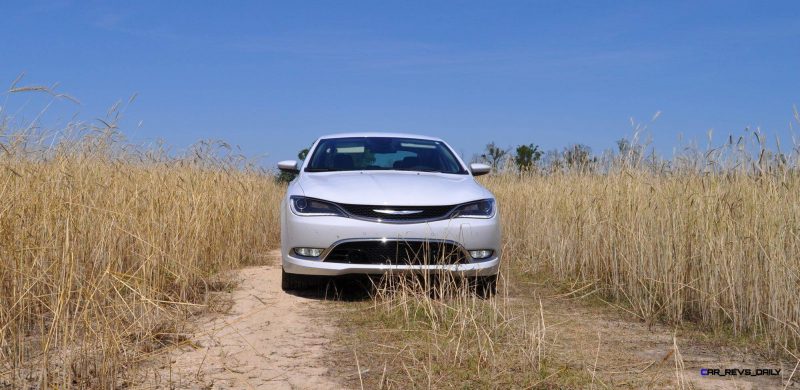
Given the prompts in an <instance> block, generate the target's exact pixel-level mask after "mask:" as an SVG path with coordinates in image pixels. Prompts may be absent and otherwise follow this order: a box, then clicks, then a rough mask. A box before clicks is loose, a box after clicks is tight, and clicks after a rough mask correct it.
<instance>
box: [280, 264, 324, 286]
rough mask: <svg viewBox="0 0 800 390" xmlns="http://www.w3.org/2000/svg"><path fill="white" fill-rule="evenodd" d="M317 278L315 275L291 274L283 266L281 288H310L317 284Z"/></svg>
mask: <svg viewBox="0 0 800 390" xmlns="http://www.w3.org/2000/svg"><path fill="white" fill-rule="evenodd" d="M316 281H317V279H316V278H314V277H313V276H308V275H298V274H289V273H286V271H284V270H283V268H281V288H282V289H283V291H289V290H294V291H300V290H308V289H310V288H312V287H315V286H316V283H315V282H316Z"/></svg>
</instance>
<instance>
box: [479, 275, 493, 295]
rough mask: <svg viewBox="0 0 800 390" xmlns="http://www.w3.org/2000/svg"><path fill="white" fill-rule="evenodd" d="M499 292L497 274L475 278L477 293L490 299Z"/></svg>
mask: <svg viewBox="0 0 800 390" xmlns="http://www.w3.org/2000/svg"><path fill="white" fill-rule="evenodd" d="M495 294H497V275H486V276H478V277H476V278H475V295H477V296H478V297H479V298H482V299H488V298H491V297H493V296H494V295H495Z"/></svg>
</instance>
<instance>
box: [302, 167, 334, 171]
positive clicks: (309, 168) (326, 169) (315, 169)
mask: <svg viewBox="0 0 800 390" xmlns="http://www.w3.org/2000/svg"><path fill="white" fill-rule="evenodd" d="M330 171H333V169H330V168H311V167H308V168H306V172H330Z"/></svg>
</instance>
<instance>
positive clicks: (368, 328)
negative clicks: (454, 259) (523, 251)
mask: <svg viewBox="0 0 800 390" xmlns="http://www.w3.org/2000/svg"><path fill="white" fill-rule="evenodd" d="M510 299H511V298H509V296H508V291H507V290H502V289H501V290H500V291H499V292H498V294H497V295H496V296H495V297H494V298H492V299H482V298H480V297H479V295H478V294H476V291H475V286H472V285H470V284H469V283H467V282H466V281H465V280H462V279H457V278H454V277H453V276H451V275H447V274H436V275H433V276H430V277H408V276H401V275H391V276H388V277H385V278H382V279H381V280H380V281H379V282H378V283H377V284H376V285H375V286H374V291H373V294H372V299H371V300H370V301H369V302H368V305H361V306H363V307H361V308H351V310H352V311H351V312H350V314H349V315H347V316H345V318H346V320H345V321H346V322H347V323H346V325H344V326H345V328H346V329H347V328H350V330H351V332H352V333H354V335H352V336H349V337H353V338H355V340H346V341H345V344H351V345H353V346H354V349H355V351H354V354H355V356H356V358H357V359H358V362H359V366H360V367H359V368H360V369H361V370H360V372H364V373H370V374H369V375H366V376H362V377H360V378H359V381H358V384H357V386H360V387H362V388H375V389H406V388H434V389H436V388H452V387H458V388H507V387H519V388H536V387H545V384H549V383H551V382H550V380H551V379H552V378H553V376H554V375H555V374H557V373H558V372H559V371H557V370H554V368H553V367H549V366H548V360H547V358H548V356H547V353H548V348H547V345H546V342H545V336H546V324H545V322H544V317H543V313H542V312H541V310H542V308H541V306H537V307H536V310H531V311H529V312H526V311H525V310H524V308H521V307H519V305H514V304H512V302H511V301H510ZM364 309H368V310H370V311H371V314H370V315H369V316H364V315H363V313H364ZM376 326H377V327H378V329H376V328H375V327H376ZM345 333H347V334H349V333H350V332H345ZM354 384H355V383H354Z"/></svg>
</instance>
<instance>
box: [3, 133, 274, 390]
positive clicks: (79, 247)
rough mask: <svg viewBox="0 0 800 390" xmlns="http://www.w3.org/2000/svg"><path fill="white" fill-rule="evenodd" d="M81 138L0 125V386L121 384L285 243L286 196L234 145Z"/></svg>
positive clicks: (89, 135)
mask: <svg viewBox="0 0 800 390" xmlns="http://www.w3.org/2000/svg"><path fill="white" fill-rule="evenodd" d="M109 127H113V126H109ZM71 131H72V133H71V134H72V135H68V136H61V137H60V138H59V139H57V140H56V142H55V143H52V144H51V143H50V142H49V140H46V139H45V138H42V137H40V136H36V135H34V134H33V133H30V132H27V133H26V132H17V133H9V130H8V129H0V136H1V137H2V138H0V183H2V184H0V194H1V195H0V198H2V199H3V201H2V205H1V206H0V387H3V386H10V387H12V388H19V387H27V386H36V387H39V388H52V387H59V388H60V387H71V386H75V387H102V388H113V387H115V386H118V385H119V383H118V382H117V381H118V379H117V378H118V375H119V373H120V372H122V371H124V370H126V369H127V368H128V367H130V366H131V365H133V364H134V363H135V362H137V361H138V360H140V359H143V358H146V356H147V354H148V353H150V352H152V351H154V350H156V349H158V348H159V347H160V346H162V345H167V344H170V343H173V342H175V341H179V340H180V338H181V337H182V336H181V335H180V334H178V333H177V332H176V330H177V329H178V325H179V323H180V321H182V319H183V318H184V317H185V315H186V314H187V313H189V312H191V311H193V310H198V309H202V308H203V305H204V303H205V302H204V297H205V296H206V295H205V293H206V292H208V291H209V290H214V289H218V288H220V285H219V280H218V278H217V276H218V275H220V274H221V273H223V272H224V271H226V270H231V269H235V268H238V267H240V266H242V265H245V264H252V263H258V262H259V261H261V258H260V256H263V255H264V254H265V253H266V252H267V251H268V250H269V249H270V248H272V247H274V246H275V245H276V244H277V242H278V240H279V238H278V235H279V230H278V225H277V223H276V222H277V219H278V218H277V214H278V209H277V207H276V206H275V205H276V204H277V202H278V199H279V198H280V196H281V193H282V189H281V188H280V187H279V186H277V185H276V184H275V183H274V181H273V180H272V178H271V177H269V176H267V175H266V174H265V173H263V172H261V171H258V170H255V169H251V168H248V167H246V166H244V165H243V163H242V162H241V161H240V160H238V159H236V158H234V157H230V156H227V154H226V153H227V151H226V149H225V148H224V147H222V146H214V145H211V144H205V145H203V144H201V145H198V147H196V148H194V149H192V150H191V151H190V152H188V153H186V154H185V155H182V156H168V155H167V154H166V153H165V152H163V151H162V150H159V149H157V148H145V149H140V148H135V147H133V146H131V145H127V144H126V143H124V142H122V141H120V140H119V139H118V138H119V134H117V133H115V132H114V131H112V130H111V129H110V128H106V129H93V128H90V127H88V126H76V128H74V129H71Z"/></svg>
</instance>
